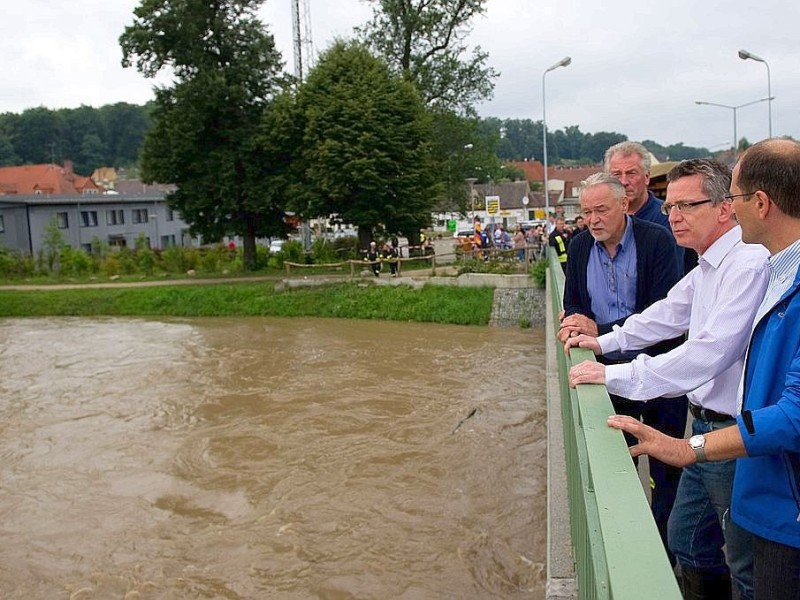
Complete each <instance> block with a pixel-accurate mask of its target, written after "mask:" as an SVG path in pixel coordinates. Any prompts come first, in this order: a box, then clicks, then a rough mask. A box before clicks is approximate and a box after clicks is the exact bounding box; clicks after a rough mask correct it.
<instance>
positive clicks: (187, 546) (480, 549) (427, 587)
mask: <svg viewBox="0 0 800 600" xmlns="http://www.w3.org/2000/svg"><path fill="white" fill-rule="evenodd" d="M543 363H544V340H543V333H542V332H536V331H533V332H532V331H522V330H511V331H509V330H497V329H487V328H474V327H454V326H436V325H420V324H413V323H386V322H374V321H363V322H354V321H336V320H322V319H316V320H315V319H292V320H288V319H262V318H232V319H180V320H177V319H173V320H164V319H160V320H142V319H10V320H3V321H0V366H2V369H3V374H4V376H3V381H2V384H0V389H2V406H1V407H0V410H2V426H0V456H2V457H3V465H4V468H3V485H2V486H0V517H1V518H2V523H3V536H2V542H0V565H1V566H0V595H2V596H3V597H8V598H57V597H65V598H159V599H161V598H176V599H177V598H248V599H249V598H253V599H257V598H281V599H284V598H287V599H294V598H297V599H300V598H330V599H340V598H341V599H345V598H376V599H377V598H409V599H411V598H541V597H543V590H544V560H545V538H546V524H545V498H546V461H545V452H546V444H545V437H546V432H545V404H544V389H543V380H544V375H543V374H544V365H543ZM470 415H472V416H470Z"/></svg>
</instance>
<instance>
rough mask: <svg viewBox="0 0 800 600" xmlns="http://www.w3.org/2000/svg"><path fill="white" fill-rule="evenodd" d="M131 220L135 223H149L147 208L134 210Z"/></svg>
mask: <svg viewBox="0 0 800 600" xmlns="http://www.w3.org/2000/svg"><path fill="white" fill-rule="evenodd" d="M131 220H132V221H133V222H134V223H147V209H146V208H134V209H133V210H132V211H131Z"/></svg>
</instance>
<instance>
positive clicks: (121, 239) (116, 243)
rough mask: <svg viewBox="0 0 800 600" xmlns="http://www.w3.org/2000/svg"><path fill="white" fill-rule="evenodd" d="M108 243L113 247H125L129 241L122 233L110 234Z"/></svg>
mask: <svg viewBox="0 0 800 600" xmlns="http://www.w3.org/2000/svg"><path fill="white" fill-rule="evenodd" d="M108 245H109V246H111V247H112V248H117V249H119V248H125V247H127V245H128V242H126V241H125V236H122V235H110V236H108Z"/></svg>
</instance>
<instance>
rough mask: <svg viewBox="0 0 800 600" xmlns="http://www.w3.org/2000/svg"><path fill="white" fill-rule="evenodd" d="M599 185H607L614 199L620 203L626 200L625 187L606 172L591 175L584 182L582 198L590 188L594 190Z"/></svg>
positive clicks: (582, 183) (582, 184)
mask: <svg viewBox="0 0 800 600" xmlns="http://www.w3.org/2000/svg"><path fill="white" fill-rule="evenodd" d="M598 185H607V186H608V187H609V188H610V189H611V193H612V194H613V195H614V198H616V199H617V200H619V201H620V202H621V201H622V200H624V199H625V186H624V185H622V183H621V182H620V180H619V179H617V178H616V177H614V176H613V175H610V174H609V173H605V172H600V173H595V174H594V175H590V176H589V177H587V178H586V179H585V180H584V181H582V182H581V196H583V193H584V192H585V191H586V190H588V189H589V188H593V187H595V186H598Z"/></svg>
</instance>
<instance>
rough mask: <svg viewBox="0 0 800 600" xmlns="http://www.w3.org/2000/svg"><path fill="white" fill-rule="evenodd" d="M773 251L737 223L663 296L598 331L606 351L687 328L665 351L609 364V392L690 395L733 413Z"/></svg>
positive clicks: (640, 397) (646, 397)
mask: <svg viewBox="0 0 800 600" xmlns="http://www.w3.org/2000/svg"><path fill="white" fill-rule="evenodd" d="M768 257H769V253H768V252H767V249H766V248H764V246H762V245H760V244H745V243H744V242H742V231H741V228H740V227H739V226H738V225H737V226H736V227H734V228H733V229H731V230H730V231H728V232H727V233H725V234H724V235H722V236H721V237H720V238H719V239H717V240H716V241H715V242H714V243H713V244H712V245H711V246H710V247H709V248H708V249H707V250H706V252H705V253H704V254H703V255H702V256H700V261H699V264H698V266H697V267H695V268H694V269H693V270H692V271H691V272H690V273H689V274H687V275H686V276H685V277H684V278H683V279H681V280H680V281H679V282H678V283H677V284H675V286H674V287H673V288H672V289H671V290H670V291H669V293H668V294H667V297H666V298H664V299H663V300H659V301H658V302H656V303H655V304H653V305H651V306H649V307H648V308H647V309H645V310H644V311H642V312H641V313H639V314H636V315H632V316H630V317H629V318H628V319H627V321H625V323H624V325H623V326H622V327H615V328H614V330H613V331H612V332H611V333H607V334H605V335H602V336H600V337H599V338H598V339H597V341H598V342H599V344H600V348H601V349H602V351H603V353H604V354H605V353H607V352H613V351H615V350H620V349H624V350H640V349H642V348H645V347H647V346H650V345H652V344H654V343H656V342H658V341H661V340H667V339H671V338H675V337H678V336H680V335H682V334H684V333H686V332H687V331H688V334H689V335H688V339H687V341H685V342H684V343H683V344H681V345H680V346H679V347H678V348H675V349H674V350H672V351H670V352H667V353H666V354H661V355H659V356H653V357H650V356H647V355H645V354H640V355H639V356H637V357H636V358H635V359H634V360H633V361H631V362H630V363H625V364H620V365H608V366H607V367H606V387H607V388H608V391H609V393H611V394H617V395H618V396H622V397H623V398H629V399H631V400H642V401H644V400H649V399H650V398H658V397H660V396H680V395H682V394H686V395H687V396H688V397H689V401H690V402H692V403H693V404H697V405H699V406H701V407H703V408H708V409H711V410H714V411H716V412H719V413H723V414H727V415H735V414H736V409H737V398H736V396H737V391H738V387H739V381H740V378H741V376H742V370H743V367H744V354H745V350H746V348H747V343H748V341H749V339H750V333H751V326H752V322H753V317H754V316H755V314H756V310H757V309H758V307H759V305H760V304H761V300H762V298H763V297H764V291H765V289H766V287H767V281H768V279H769V266H768V264H769V263H768Z"/></svg>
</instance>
